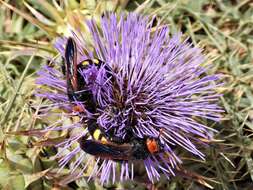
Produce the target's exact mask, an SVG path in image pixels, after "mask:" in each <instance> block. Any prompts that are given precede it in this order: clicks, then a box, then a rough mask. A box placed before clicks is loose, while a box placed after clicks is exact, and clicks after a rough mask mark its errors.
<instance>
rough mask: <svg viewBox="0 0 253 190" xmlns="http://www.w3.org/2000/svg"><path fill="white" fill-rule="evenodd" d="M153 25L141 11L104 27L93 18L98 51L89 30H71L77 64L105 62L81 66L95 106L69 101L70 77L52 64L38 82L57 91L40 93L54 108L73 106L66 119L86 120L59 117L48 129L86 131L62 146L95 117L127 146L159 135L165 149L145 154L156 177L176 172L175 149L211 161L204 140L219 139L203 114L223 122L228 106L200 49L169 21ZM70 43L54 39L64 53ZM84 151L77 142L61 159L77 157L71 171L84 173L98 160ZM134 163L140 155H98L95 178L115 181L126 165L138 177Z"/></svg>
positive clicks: (109, 19)
mask: <svg viewBox="0 0 253 190" xmlns="http://www.w3.org/2000/svg"><path fill="white" fill-rule="evenodd" d="M152 23H153V22H152V19H150V18H148V17H142V16H138V15H136V14H129V15H128V16H124V15H122V16H121V17H120V18H119V19H117V17H116V16H115V15H114V14H110V15H107V16H105V17H102V18H101V25H99V26H98V25H97V24H96V23H95V22H94V21H93V20H91V21H89V22H88V23H87V24H88V27H89V29H90V32H91V35H92V38H93V49H94V50H89V49H88V47H87V43H86V42H85V40H83V39H84V37H83V35H85V34H83V33H80V32H78V31H72V34H73V36H72V38H73V39H74V41H75V43H76V45H77V52H78V55H77V63H81V62H82V61H83V60H87V59H88V60H92V59H94V58H98V59H99V60H102V61H103V63H104V64H102V65H101V66H100V67H97V66H95V65H90V66H88V67H87V68H86V69H79V70H78V72H79V73H80V76H81V77H82V78H83V79H82V80H83V81H85V82H84V83H83V84H79V85H83V87H82V88H81V89H82V91H83V92H87V93H89V94H90V95H91V96H90V98H91V99H92V103H93V104H92V105H90V104H88V103H87V102H80V101H77V100H76V101H69V98H68V94H67V91H68V89H67V83H66V77H65V76H64V74H62V72H60V71H58V70H56V69H53V68H50V67H45V68H44V69H43V70H42V71H40V73H39V75H40V77H39V79H38V83H39V84H43V85H47V86H49V87H50V88H51V89H54V90H56V92H55V91H54V92H40V93H39V95H40V96H43V97H45V98H47V99H49V100H50V101H52V102H53V104H52V105H53V106H52V105H51V108H52V109H54V108H55V107H60V108H61V109H64V110H67V113H68V114H65V115H66V117H72V116H73V115H75V116H76V115H77V116H79V118H80V120H79V121H78V122H76V123H73V124H71V125H67V126H66V125H62V124H61V123H62V119H60V120H59V121H58V122H57V123H55V124H53V125H52V126H49V127H48V128H46V129H45V130H47V131H48V130H64V129H68V130H70V131H73V130H75V129H79V131H81V132H79V133H74V132H73V134H72V135H71V136H70V137H69V138H68V139H66V140H65V141H64V142H62V143H61V144H59V147H62V150H64V151H65V150H67V149H69V148H70V147H71V146H72V145H73V144H74V143H76V142H80V139H82V138H84V137H85V136H87V135H88V136H89V135H90V131H89V125H90V124H91V121H92V122H93V123H95V125H96V126H97V127H98V128H99V129H100V130H101V131H103V133H104V134H106V135H107V137H108V136H109V137H111V138H118V139H121V141H122V142H123V143H126V144H127V143H131V142H129V141H130V139H131V137H130V136H134V137H135V140H136V139H137V141H140V142H142V140H143V139H146V138H150V139H152V138H154V139H156V140H157V141H159V145H160V146H161V147H160V150H159V151H158V152H156V153H155V154H152V153H147V156H143V158H141V159H140V160H141V161H142V162H143V164H144V166H145V168H146V171H147V175H148V178H149V179H150V180H151V181H152V182H154V181H155V180H159V178H160V175H161V174H162V173H163V174H164V175H165V176H167V177H169V176H170V175H174V172H173V168H175V167H176V165H178V164H180V163H181V159H180V157H179V156H178V155H177V154H176V153H175V149H178V148H179V149H185V150H186V151H189V152H191V153H192V154H193V155H196V156H198V157H200V158H202V159H203V158H204V155H203V154H202V153H201V152H200V151H199V150H198V147H197V144H199V142H201V141H200V139H210V138H212V131H211V129H210V128H209V127H207V126H205V125H204V124H202V123H200V122H199V119H198V118H205V119H210V120H214V121H219V112H221V111H222V110H221V109H220V108H219V107H218V106H217V100H218V98H219V95H218V94H216V92H215V90H214V89H215V87H216V86H217V85H218V84H217V82H216V81H217V80H218V79H219V78H218V76H216V75H208V74H207V71H208V68H206V67H204V66H203V62H204V58H203V55H202V53H201V50H200V49H198V48H196V47H193V45H192V44H190V43H188V42H187V40H185V41H182V40H181V34H180V33H178V34H175V35H173V36H172V37H170V36H169V34H168V33H169V28H168V27H167V26H158V27H156V28H152ZM66 43H67V42H66V38H61V39H58V41H57V42H56V44H55V46H56V48H57V49H58V51H59V52H60V53H61V54H62V56H63V57H64V54H65V46H66ZM108 68H109V69H108ZM73 106H81V107H82V109H83V110H85V111H84V112H83V111H82V112H80V111H73ZM89 106H94V107H95V109H94V111H90V110H89ZM46 111H48V110H47V109H46ZM109 140H110V138H109ZM116 144H117V143H116ZM64 151H61V152H60V153H59V155H61V154H63V152H64ZM85 155H86V152H85V151H83V150H82V149H81V148H80V146H76V148H75V149H74V150H71V151H70V152H68V153H67V154H66V155H64V156H63V157H62V159H61V160H60V165H62V166H64V165H65V164H66V163H68V162H71V160H72V158H73V159H74V157H75V156H77V158H76V160H75V161H73V164H72V165H71V167H72V168H71V169H72V170H75V169H76V168H77V167H78V166H81V167H82V168H83V171H84V170H85V169H86V167H87V166H88V165H89V163H90V162H91V158H87V157H86V156H85ZM134 163H135V160H134V159H129V160H123V161H121V162H117V161H115V160H113V159H110V158H108V159H102V158H96V165H95V167H94V170H93V172H92V174H91V176H96V175H98V176H100V180H101V182H102V183H104V182H107V181H109V179H112V181H113V182H114V181H115V180H116V174H115V173H116V164H120V165H121V169H120V177H119V179H120V180H126V179H129V178H133V166H134ZM81 174H82V172H80V175H81Z"/></svg>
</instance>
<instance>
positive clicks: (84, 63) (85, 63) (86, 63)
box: [82, 61, 90, 66]
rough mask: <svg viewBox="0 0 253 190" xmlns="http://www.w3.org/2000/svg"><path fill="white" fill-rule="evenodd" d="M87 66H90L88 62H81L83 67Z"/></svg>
mask: <svg viewBox="0 0 253 190" xmlns="http://www.w3.org/2000/svg"><path fill="white" fill-rule="evenodd" d="M89 64H90V63H89V61H83V62H82V65H84V66H85V65H89Z"/></svg>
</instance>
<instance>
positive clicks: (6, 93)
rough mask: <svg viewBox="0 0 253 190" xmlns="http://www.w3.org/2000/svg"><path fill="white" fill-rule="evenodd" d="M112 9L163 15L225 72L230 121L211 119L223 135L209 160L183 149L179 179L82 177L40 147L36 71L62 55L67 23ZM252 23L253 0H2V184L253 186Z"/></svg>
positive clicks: (39, 186)
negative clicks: (58, 42)
mask: <svg viewBox="0 0 253 190" xmlns="http://www.w3.org/2000/svg"><path fill="white" fill-rule="evenodd" d="M106 11H114V12H117V13H120V12H130V11H135V12H137V13H140V14H145V15H156V17H157V18H158V19H160V20H161V21H162V23H163V24H166V25H169V27H170V29H171V33H172V34H173V33H175V32H176V31H182V32H183V34H184V36H185V37H189V40H190V41H191V42H192V43H193V44H195V45H197V46H199V47H201V48H203V50H204V53H205V54H206V57H207V60H208V61H209V62H212V65H214V67H213V68H212V70H211V71H210V72H211V73H222V74H223V75H224V78H223V80H224V83H225V84H224V86H223V87H222V88H219V89H217V90H218V91H219V92H220V93H222V94H224V96H223V97H222V98H221V99H220V105H221V106H222V107H224V110H225V113H224V119H223V121H222V122H221V123H211V124H209V125H212V127H214V128H215V129H216V130H218V131H219V132H218V133H217V134H216V135H215V139H214V140H213V141H212V142H210V144H211V146H210V148H208V149H204V150H202V152H203V153H204V154H205V155H206V161H205V162H204V161H202V160H199V159H196V158H194V157H191V156H190V155H187V154H185V153H183V152H182V153H181V154H182V155H181V157H182V159H183V161H184V164H183V168H184V169H183V170H181V172H178V173H177V176H176V177H172V178H171V180H165V179H162V180H161V181H159V182H158V183H156V184H154V185H151V184H148V183H145V182H141V181H134V182H128V183H117V184H114V185H112V184H109V185H105V186H101V185H99V183H98V182H97V181H92V182H89V183H87V182H85V180H80V179H78V180H76V182H74V181H73V178H71V177H69V176H67V175H66V174H67V173H68V169H67V168H66V169H65V170H63V172H61V173H57V172H56V170H55V168H57V167H58V166H57V161H55V160H54V159H52V158H53V155H55V151H56V150H55V149H54V148H53V147H52V146H48V147H45V146H40V145H42V144H43V143H42V144H41V143H39V144H38V143H37V144H36V142H37V141H38V139H40V140H41V138H39V136H40V135H39V134H38V133H33V131H34V130H33V129H39V128H42V127H43V126H45V125H46V124H47V122H46V121H45V120H43V119H41V118H37V117H36V114H37V113H38V111H39V110H38V109H35V108H34V106H33V105H39V104H40V103H41V99H39V98H38V97H35V96H34V95H33V93H34V89H35V88H36V84H35V78H36V72H37V71H38V70H39V69H40V68H41V66H43V65H45V64H48V63H49V62H48V58H50V57H51V58H52V57H55V56H57V52H56V50H55V49H54V48H53V42H54V40H55V38H56V37H58V36H61V35H66V33H67V24H69V25H72V26H73V27H76V26H82V25H83V24H84V22H83V21H84V20H85V19H87V18H90V17H95V18H98V17H99V16H100V15H102V14H103V13H104V12H106ZM252 26H253V1H252V0H146V1H144V0H142V1H136V0H133V1H130V0H100V1H99V0H97V1H95V0H80V1H77V0H48V1H46V0H37V1H36V0H26V1H23V0H9V1H8V0H6V1H3V0H0V121H1V128H0V148H1V151H0V189H4V190H9V189H10V190H12V189H17V190H21V189H36V190H37V189H38V190H40V189H54V190H57V189H94V190H95V189H157V190H158V189H159V190H160V189H170V190H174V189H194V190H195V189H199V190H200V189H225V190H233V189H235V190H236V189H248V190H250V189H253V159H252V157H253V59H252V58H253V51H252V50H253V27H252ZM82 30H84V32H87V31H85V30H86V29H85V27H82ZM28 130H30V132H20V131H28ZM59 137H64V135H63V136H62V135H58V136H57V135H56V138H55V140H56V141H57V140H58V138H59ZM44 138H46V137H44ZM44 140H45V139H44ZM40 142H43V141H40Z"/></svg>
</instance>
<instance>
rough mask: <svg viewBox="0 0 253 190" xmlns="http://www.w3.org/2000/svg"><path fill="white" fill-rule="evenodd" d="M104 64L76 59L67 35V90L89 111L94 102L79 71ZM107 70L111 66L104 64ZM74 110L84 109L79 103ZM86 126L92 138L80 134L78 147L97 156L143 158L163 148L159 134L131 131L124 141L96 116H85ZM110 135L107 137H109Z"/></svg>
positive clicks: (114, 158) (72, 42) (64, 68)
mask: <svg viewBox="0 0 253 190" xmlns="http://www.w3.org/2000/svg"><path fill="white" fill-rule="evenodd" d="M103 64H106V63H105V62H104V61H101V60H99V59H93V60H91V59H87V60H85V61H83V62H81V63H77V46H76V43H75V41H74V40H73V39H72V38H68V40H67V44H66V47H65V64H64V65H63V66H62V67H63V69H62V70H63V74H64V75H65V76H66V82H67V94H68V98H69V100H70V101H71V102H73V101H80V102H83V104H84V107H85V108H86V109H87V110H88V111H89V112H91V113H94V112H95V111H96V102H94V99H93V96H92V93H91V92H90V91H87V89H85V87H86V85H87V84H86V82H85V81H84V78H83V76H82V75H81V73H80V70H82V69H87V68H88V67H89V66H92V65H96V66H97V67H98V68H100V67H101V65H103ZM105 69H106V70H107V72H108V73H111V69H110V67H109V66H108V65H105ZM73 109H75V110H77V111H80V112H81V111H83V110H82V109H80V108H79V107H78V106H77V107H76V106H74V108H73ZM88 130H89V133H90V134H91V136H92V139H87V137H82V138H81V139H79V144H80V148H81V149H82V150H83V151H85V152H87V153H88V154H91V155H94V156H96V157H101V158H107V159H111V160H117V161H122V160H135V159H145V158H147V157H148V156H149V155H151V154H155V153H157V152H159V151H160V150H161V149H162V146H163V145H162V144H161V143H160V140H159V138H153V137H144V138H138V137H135V136H134V135H132V134H130V135H129V136H131V137H129V139H128V140H127V142H124V141H123V142H119V141H116V140H113V139H114V138H111V137H109V138H108V135H105V133H104V132H103V131H102V130H101V129H100V128H99V126H98V125H97V123H96V119H89V120H88ZM108 139H110V140H108Z"/></svg>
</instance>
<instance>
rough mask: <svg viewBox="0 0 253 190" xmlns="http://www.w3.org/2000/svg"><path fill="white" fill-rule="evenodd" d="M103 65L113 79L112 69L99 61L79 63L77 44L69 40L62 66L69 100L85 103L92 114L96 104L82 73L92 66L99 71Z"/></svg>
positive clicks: (91, 60) (88, 60)
mask: <svg viewBox="0 0 253 190" xmlns="http://www.w3.org/2000/svg"><path fill="white" fill-rule="evenodd" d="M101 65H104V66H105V69H106V71H107V72H106V73H107V77H111V75H110V73H111V69H109V66H107V65H105V62H103V61H101V60H99V59H87V60H84V61H82V62H80V63H77V46H76V43H75V41H74V40H73V39H72V38H68V40H67V44H66V48H65V64H63V65H62V71H63V74H64V75H65V76H66V81H67V94H68V98H69V100H70V101H71V102H73V101H78V102H84V103H85V108H86V109H87V110H88V111H89V112H91V113H94V112H95V111H96V102H95V101H94V98H93V95H92V92H91V91H90V90H88V84H86V82H85V80H84V77H83V76H82V74H81V71H83V70H85V69H88V68H89V67H92V66H96V67H97V68H98V69H99V68H100V67H101ZM74 109H77V110H80V108H78V107H74Z"/></svg>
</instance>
